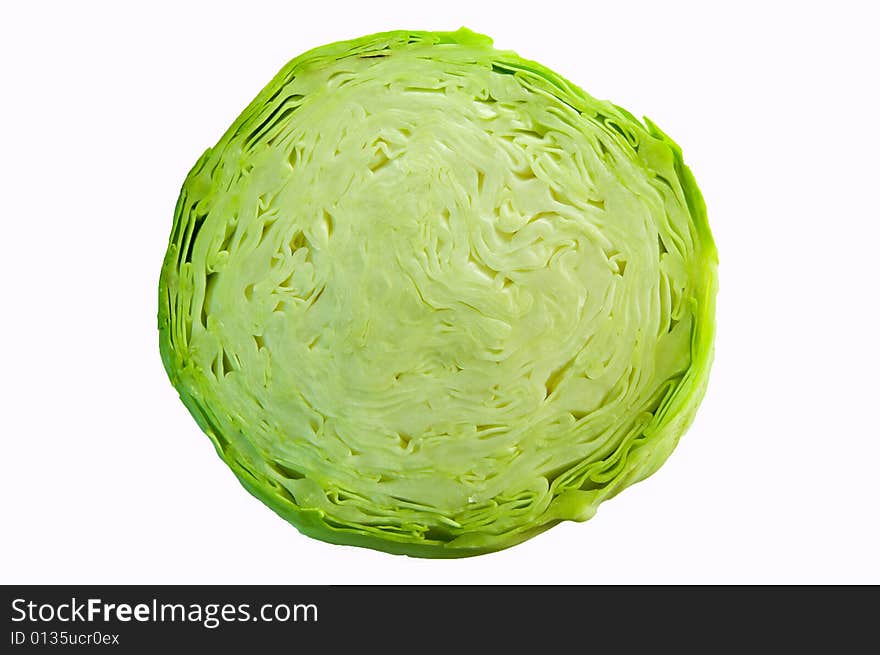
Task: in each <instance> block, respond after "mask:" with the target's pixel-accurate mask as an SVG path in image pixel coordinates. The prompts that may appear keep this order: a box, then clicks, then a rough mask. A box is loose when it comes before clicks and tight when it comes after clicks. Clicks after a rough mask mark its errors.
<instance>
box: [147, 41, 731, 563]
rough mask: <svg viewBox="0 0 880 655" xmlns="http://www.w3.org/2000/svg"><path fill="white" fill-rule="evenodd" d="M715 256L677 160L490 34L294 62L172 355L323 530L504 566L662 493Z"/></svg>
mask: <svg viewBox="0 0 880 655" xmlns="http://www.w3.org/2000/svg"><path fill="white" fill-rule="evenodd" d="M716 268H717V255H716V250H715V246H714V244H713V241H712V237H711V234H710V231H709V226H708V223H707V220H706V212H705V207H704V204H703V200H702V198H701V196H700V192H699V190H698V189H697V186H696V184H695V182H694V179H693V177H692V176H691V173H690V172H689V170H688V169H687V168H686V167H685V165H684V164H683V161H682V156H681V152H680V150H679V148H678V147H677V146H676V145H675V144H674V143H673V142H672V141H671V140H670V139H669V138H668V137H667V136H665V135H664V134H663V133H662V132H661V131H660V130H659V129H658V128H657V127H656V126H654V125H653V124H652V123H651V122H649V121H646V124H644V125H643V124H642V123H640V122H639V121H638V120H637V119H635V118H634V117H633V116H632V115H631V114H629V113H628V112H626V111H624V110H623V109H621V108H620V107H617V106H615V105H613V104H611V103H608V102H604V101H599V100H596V99H594V98H592V97H590V96H589V95H587V94H586V93H584V92H583V91H582V90H580V89H579V88H578V87H576V86H574V85H573V84H571V83H570V82H568V81H566V80H565V79H563V78H562V77H560V76H559V75H557V74H556V73H553V72H552V71H550V70H548V69H546V68H544V67H543V66H540V65H539V64H536V63H534V62H531V61H526V60H524V59H521V58H520V57H519V56H517V55H516V54H514V53H511V52H503V51H498V50H495V49H494V48H493V47H492V42H491V40H490V39H489V38H488V37H485V36H482V35H478V34H474V33H473V32H470V31H468V30H464V29H463V30H459V31H458V32H454V33H433V32H406V31H397V32H388V33H383V34H376V35H373V36H367V37H363V38H360V39H355V40H352V41H345V42H341V43H335V44H332V45H327V46H323V47H320V48H317V49H315V50H312V51H310V52H307V53H305V54H303V55H301V56H299V57H297V58H296V59H294V60H293V61H291V62H290V63H289V64H288V65H287V66H285V67H284V68H283V69H282V70H281V72H280V73H279V74H278V75H277V76H276V77H275V78H274V79H273V80H272V81H271V82H270V83H269V85H268V86H267V87H266V88H265V89H264V90H263V91H262V92H261V93H260V94H259V95H258V96H257V98H256V99H255V100H254V101H253V102H252V103H251V104H250V105H249V106H248V107H247V109H245V111H244V112H243V113H242V114H241V116H239V118H238V119H237V120H236V121H235V123H233V125H232V127H231V128H229V130H228V131H227V132H226V134H225V135H224V136H223V137H222V138H221V139H220V141H219V143H218V144H217V145H216V146H215V147H213V148H211V149H209V150H208V151H207V152H206V153H205V154H204V155H203V156H202V157H201V158H200V159H199V161H198V162H197V163H196V165H195V167H194V168H193V169H192V171H191V172H190V174H189V176H188V177H187V179H186V181H185V183H184V185H183V189H182V191H181V194H180V199H179V201H178V204H177V209H176V212H175V216H174V225H173V229H172V233H171V238H170V242H169V247H168V251H167V254H166V256H165V261H164V265H163V268H162V274H161V281H160V288H159V332H160V346H161V354H162V360H163V362H164V365H165V368H166V370H167V372H168V375H169V376H170V378H171V381H172V383H173V384H174V386H175V387H176V388H177V390H178V391H179V393H180V396H181V398H182V400H183V402H184V403H185V404H186V406H187V408H188V409H189V410H190V412H191V413H192V415H193V416H194V417H195V419H196V421H197V422H198V424H199V425H200V426H201V428H202V429H203V430H204V431H205V432H206V433H207V434H208V436H209V437H210V438H211V440H212V441H213V443H214V445H215V446H216V449H217V452H218V453H219V454H220V456H221V457H222V458H223V460H225V462H226V463H227V464H228V465H229V466H230V467H231V468H232V470H233V471H234V472H235V474H236V475H237V476H238V478H239V480H240V481H241V482H242V484H243V485H244V486H245V487H246V488H247V489H248V490H249V491H251V492H252V493H253V494H254V495H255V496H257V497H258V498H260V499H261V500H262V501H263V502H265V503H266V504H267V505H268V506H270V507H271V508H272V509H274V510H275V511H276V512H277V513H278V514H280V515H281V516H282V517H284V518H285V519H287V520H288V521H290V522H291V523H292V524H293V525H295V526H296V527H297V528H298V529H299V530H300V531H302V532H303V533H305V534H307V535H311V536H313V537H317V538H319V539H323V540H326V541H329V542H335V543H340V544H352V545H358V546H368V547H371V548H376V549H380V550H384V551H388V552H392V553H405V554H409V555H415V556H426V557H459V556H467V555H476V554H480V553H485V552H489V551H494V550H499V549H502V548H505V547H508V546H511V545H513V544H516V543H519V542H522V541H523V540H525V539H528V538H529V537H531V536H533V535H535V534H537V533H539V532H541V531H543V530H545V529H547V528H549V527H551V526H553V525H555V524H556V523H558V522H560V521H562V520H566V519H571V520H577V521H582V520H585V519H588V518H590V517H591V516H592V515H593V514H594V513H595V511H596V508H597V506H598V505H599V504H600V503H601V502H602V501H603V500H605V499H607V498H610V497H611V496H613V495H614V494H616V493H617V492H619V491H621V490H622V489H623V488H625V487H626V486H628V485H630V484H632V483H634V482H637V481H639V480H641V479H643V478H645V477H646V476H648V475H650V474H651V473H652V472H654V471H655V470H656V469H657V468H658V467H659V466H660V465H661V464H662V463H663V461H664V460H665V459H666V458H667V457H668V455H669V454H670V452H671V451H672V449H673V448H674V447H675V445H676V443H677V441H678V439H679V437H680V436H681V434H682V433H683V432H684V430H685V429H686V428H687V426H688V425H689V423H690V422H691V420H692V418H693V416H694V413H695V411H696V408H697V405H698V404H699V402H700V400H701V398H702V396H703V393H704V390H705V387H706V383H707V378H708V373H709V367H710V363H711V359H712V350H713V336H714V298H715V291H716Z"/></svg>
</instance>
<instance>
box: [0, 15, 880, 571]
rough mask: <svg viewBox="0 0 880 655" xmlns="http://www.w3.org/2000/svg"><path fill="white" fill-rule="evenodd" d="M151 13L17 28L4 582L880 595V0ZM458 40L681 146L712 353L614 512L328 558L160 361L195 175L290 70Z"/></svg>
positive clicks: (10, 90)
mask: <svg viewBox="0 0 880 655" xmlns="http://www.w3.org/2000/svg"><path fill="white" fill-rule="evenodd" d="M127 4H128V3H118V4H117V3H109V2H108V3H106V4H96V3H89V2H77V3H60V2H59V3H57V4H54V5H53V4H46V3H16V4H14V5H10V6H8V7H6V9H5V10H4V18H3V25H2V27H0V30H2V38H0V55H2V56H0V61H2V66H3V75H2V91H0V95H2V96H3V100H2V103H0V117H2V125H3V131H2V150H0V173H2V174H0V180H2V200H0V208H2V209H0V212H2V214H0V220H2V232H0V234H2V236H0V244H2V245H0V248H2V258H0V266H2V284H3V287H2V289H3V299H2V304H3V310H2V323H0V330H2V335H0V337H2V338H0V346H2V353H3V355H2V360H0V361H2V373H0V385H2V418H0V432H2V435H0V436H2V451H0V458H2V459H0V462H2V473H0V502H2V516H0V521H2V526H3V527H2V532H3V537H2V540H0V582H2V583H7V584H10V583H117V584H129V583H181V584H183V583H311V584H325V583H516V582H522V583H540V582H548V583H549V582H553V583H832V582H833V583H869V582H870V583H880V564H878V560H880V558H878V557H877V553H878V552H880V521H878V503H880V484H878V476H880V428H878V418H880V411H878V405H880V402H878V391H880V385H878V371H880V358H878V345H877V344H878V321H877V319H878V310H877V306H878V298H880V295H878V293H877V287H878V281H880V280H878V274H877V270H878V268H877V261H878V245H880V243H878V237H880V228H878V223H880V209H878V208H880V138H878V130H880V128H878V116H880V102H878V91H877V89H878V81H877V80H878V78H877V64H878V62H880V52H878V47H877V45H875V44H876V40H875V37H876V35H875V33H874V31H875V30H874V27H875V26H876V25H877V19H876V17H872V16H870V15H869V14H868V11H869V10H868V9H864V8H867V7H870V6H871V3H867V2H865V3H856V2H853V3H848V2H834V3H794V2H792V3H790V4H787V3H772V2H762V3H756V4H749V3H734V4H733V5H732V6H730V7H729V8H720V7H718V6H716V5H717V4H718V3H694V4H692V5H684V4H681V3H675V2H646V3H642V4H638V5H633V4H630V3H624V2H601V3H598V2H597V3H592V2H551V1H549V0H542V1H541V2H537V3H536V2H528V3H522V5H517V4H516V3H515V2H491V3H490V2H486V1H484V0H482V1H478V0H469V1H467V2H457V1H452V0H442V1H441V2H425V3H420V2H411V1H407V2H395V3H382V2H377V1H371V2H356V3H350V4H348V5H346V4H344V3H341V2H339V1H336V0H335V1H334V2H321V1H314V0H310V1H308V2H291V1H289V0H288V1H286V2H277V3H266V2H254V1H253V0H248V1H247V2H242V1H239V2H235V3H228V4H221V3H207V2H206V3H198V4H197V3H183V2H180V3H177V2H175V3H168V4H166V5H162V4H155V5H154V4H153V3H145V4H144V5H143V6H142V7H141V8H131V7H129V6H127ZM593 5H595V6H593ZM700 5H703V6H700ZM25 6H27V9H24V8H23V7H25ZM13 7H14V8H13ZM461 25H467V26H468V27H470V28H472V29H474V30H476V31H481V32H485V33H487V34H490V35H492V36H493V37H494V38H495V42H496V45H497V46H498V47H500V48H505V49H514V50H517V51H518V52H519V53H520V54H522V55H523V56H525V57H529V58H532V59H536V60H538V61H540V62H542V63H544V64H545V65H547V66H549V67H550V68H553V69H555V70H557V71H559V72H561V73H562V74H563V75H565V76H567V77H568V78H570V79H571V80H573V81H575V82H577V83H578V84H580V85H581V86H583V87H584V88H585V89H586V90H587V91H588V92H589V93H591V94H592V95H595V96H598V97H602V98H608V99H611V100H613V101H614V102H616V103H618V104H620V105H622V106H624V107H627V108H628V109H630V110H631V111H632V112H633V113H635V114H637V115H642V114H647V115H648V116H650V117H651V118H652V119H653V120H654V121H656V122H657V123H658V124H659V125H660V126H661V127H662V128H663V129H664V130H665V131H667V132H668V133H669V134H670V135H672V136H673V138H675V139H676V140H677V141H678V142H679V143H680V144H681V145H682V147H683V149H684V152H685V157H686V160H687V162H688V163H689V165H690V166H691V167H692V169H693V171H694V173H695V174H696V177H697V180H698V182H699V183H700V186H701V188H702V190H703V192H704V194H705V197H706V201H707V204H708V207H709V212H710V221H711V224H712V227H713V230H714V233H715V237H716V240H717V243H718V249H719V253H720V259H721V265H720V280H721V291H720V294H719V296H718V337H717V344H716V345H717V355H716V363H715V367H714V370H713V373H712V379H711V383H710V386H709V390H708V393H707V396H706V399H705V402H704V404H703V406H702V408H701V410H700V412H699V414H698V417H697V419H696V421H695V423H694V424H693V427H692V428H691V429H690V431H689V432H688V433H687V434H686V435H685V437H684V438H683V439H682V441H681V443H680V445H679V448H678V449H677V451H676V452H675V453H674V454H673V456H672V457H671V459H670V460H669V461H668V462H667V464H666V465H665V466H664V467H663V468H662V469H661V470H660V471H659V472H658V473H657V474H656V475H654V476H653V477H652V478H650V479H649V480H647V481H645V482H642V483H640V484H638V485H636V486H635V487H632V488H630V489H628V490H627V491H625V492H624V493H623V494H621V495H620V496H618V497H617V498H615V499H613V500H611V501H609V502H608V503H606V504H604V505H603V506H602V507H601V508H600V510H599V513H598V514H597V516H596V517H595V518H594V519H593V520H591V521H589V522H587V523H582V524H574V523H567V524H563V525H560V526H558V527H556V528H554V529H552V530H550V531H549V532H547V533H545V534H543V535H542V536H539V537H537V538H535V539H533V540H531V541H529V542H527V543H525V544H522V545H520V546H517V547H515V548H513V549H510V550H508V551H505V552H501V553H496V554H492V555H487V556H482V557H478V558H474V559H469V560H458V561H427V560H416V559H410V558H406V557H394V556H390V555H385V554H382V553H378V552H373V551H369V550H363V549H355V548H348V547H338V546H331V545H328V544H325V543H322V542H318V541H313V540H310V539H308V538H306V537H303V536H301V535H299V533H298V532H297V531H296V530H295V529H294V528H292V527H291V526H289V525H288V524H287V523H285V522H284V521H283V520H282V519H280V518H278V517H277V516H276V515H275V514H274V513H273V512H272V511H270V510H269V509H267V508H266V507H264V506H263V505H262V504H261V503H260V502H258V501H257V500H255V499H254V498H252V497H251V496H250V495H249V494H248V493H246V492H245V491H244V489H243V488H241V487H240V485H239V484H238V482H237V481H236V479H235V478H234V476H233V475H232V473H231V472H230V471H229V470H228V469H227V468H226V466H225V465H224V464H223V463H222V462H221V461H220V459H219V458H217V456H216V455H215V454H214V450H213V447H212V446H211V444H210V443H209V441H208V439H207V438H206V437H204V436H203V435H202V434H201V432H200V431H199V429H198V428H197V426H196V424H195V422H194V421H193V420H192V419H191V418H190V416H189V415H188V413H187V412H186V410H185V409H184V407H183V405H182V404H181V403H180V402H179V401H178V399H177V396H176V393H175V391H174V390H173V388H172V387H171V385H170V384H169V383H168V380H167V378H166V375H165V372H164V370H163V369H162V365H161V362H160V359H159V354H158V348H157V331H156V305H157V300H156V296H157V293H156V287H157V282H158V274H159V268H160V264H161V260H162V257H163V254H164V250H165V246H166V242H167V238H168V234H169V231H170V228H171V218H172V212H173V209H174V204H175V200H176V197H177V193H178V191H179V188H180V184H181V183H182V181H183V178H184V176H185V175H186V173H187V171H188V170H189V168H190V166H191V165H192V164H193V163H194V161H195V159H196V158H197V157H198V156H199V155H200V154H201V153H202V152H203V151H204V149H205V148H206V147H208V146H210V145H213V144H214V143H215V142H216V141H217V139H218V138H219V137H220V135H221V133H222V132H223V131H224V130H225V128H226V127H227V126H228V125H229V124H230V123H231V122H232V120H233V119H234V118H235V117H236V115H237V114H238V112H239V111H240V110H241V109H242V108H243V107H244V105H245V104H246V103H247V102H249V101H250V100H251V98H252V97H253V96H254V95H256V93H257V92H258V91H259V90H260V88H261V87H262V86H263V85H264V84H265V83H266V82H267V81H268V80H269V79H270V78H271V77H272V76H273V75H274V74H275V72H276V71H277V70H278V69H279V68H280V67H281V66H282V65H283V64H284V63H285V62H286V61H287V60H288V59H290V58H292V57H293V56H295V55H297V54H298V53H300V52H301V51H303V50H305V49H307V48H311V47H314V46H317V45H320V44H322V43H325V42H330V41H335V40H340V39H343V38H349V37H355V36H360V35H362V34H368V33H372V32H376V31H382V30H387V29H396V28H414V29H456V28H458V27H459V26H461Z"/></svg>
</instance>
